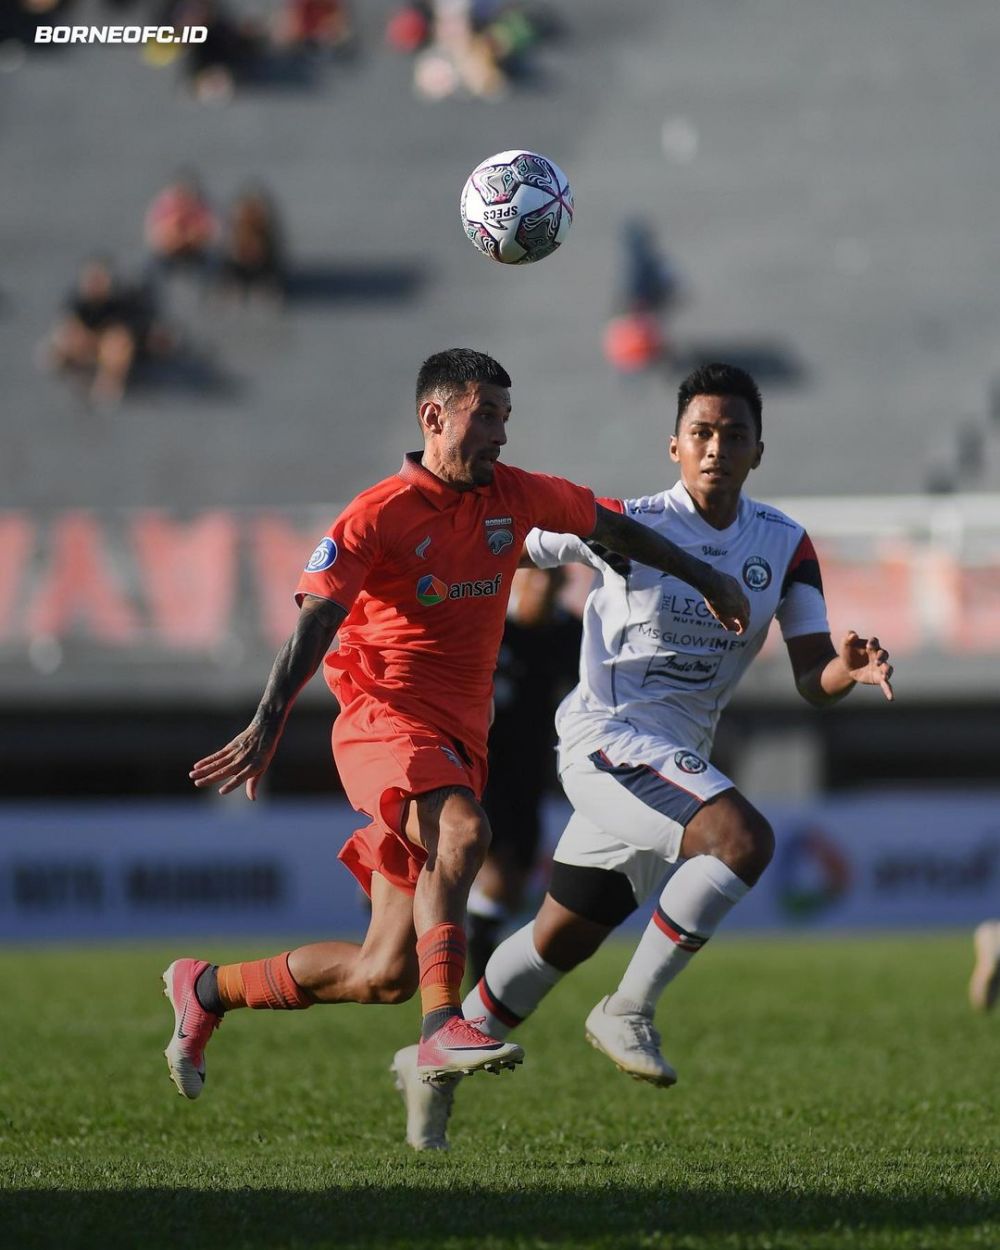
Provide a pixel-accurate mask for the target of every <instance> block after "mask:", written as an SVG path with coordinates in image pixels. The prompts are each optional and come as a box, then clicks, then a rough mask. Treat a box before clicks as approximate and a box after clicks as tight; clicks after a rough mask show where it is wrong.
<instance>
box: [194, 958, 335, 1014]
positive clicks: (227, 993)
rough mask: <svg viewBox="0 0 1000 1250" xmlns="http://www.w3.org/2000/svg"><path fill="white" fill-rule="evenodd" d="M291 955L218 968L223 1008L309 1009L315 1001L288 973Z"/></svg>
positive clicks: (223, 965)
mask: <svg viewBox="0 0 1000 1250" xmlns="http://www.w3.org/2000/svg"><path fill="white" fill-rule="evenodd" d="M290 954H291V951H285V952H284V953H283V954H281V955H272V956H271V958H270V959H255V960H253V961H251V962H250V963H245V964H222V965H220V967H219V971H218V973H217V974H216V975H217V976H218V980H219V997H220V998H221V999H222V1005H223V1006H224V1007H225V1009H226V1010H227V1011H231V1010H232V1009H233V1008H234V1007H257V1008H261V1007H270V1008H271V1009H272V1010H273V1011H296V1010H300V1009H301V1008H303V1007H311V1006H312V1005H313V1003H314V1002H315V999H314V998H313V996H312V995H311V994H310V993H309V992H308V991H307V990H304V989H303V988H302V987H301V986H300V985H298V984H297V983H296V981H295V978H294V977H293V976H292V974H291V973H290V972H289V970H288V956H289V955H290Z"/></svg>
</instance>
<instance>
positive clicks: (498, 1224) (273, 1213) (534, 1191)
mask: <svg viewBox="0 0 1000 1250" xmlns="http://www.w3.org/2000/svg"><path fill="white" fill-rule="evenodd" d="M188 945H190V944H188V943H183V944H182V946H183V947H185V948H186V947H187V946H188ZM198 949H201V948H200V947H199V945H198V944H195V945H194V947H193V951H186V950H184V949H177V948H176V947H175V948H174V949H159V948H154V947H145V948H141V949H139V950H134V951H124V950H121V949H114V950H110V951H93V950H80V949H77V950H52V951H46V952H43V953H39V952H36V951H28V950H25V951H13V950H7V951H4V952H0V976H2V979H3V984H4V988H5V993H4V1006H3V1010H2V1013H0V1245H3V1246H4V1247H8V1246H9V1247H12V1248H14V1247H16V1248H17V1250H20V1248H21V1247H25V1248H32V1250H33V1248H35V1247H59V1250H68V1248H69V1247H77V1246H95V1247H102V1248H104V1250H110V1248H113V1247H150V1248H153V1250H159V1248H160V1247H169V1248H170V1250H187V1248H188V1247H200V1246H206V1247H208V1246H210V1247H213V1248H214V1250H228V1248H229V1247H245V1248H246V1250H263V1248H264V1247H268V1248H270V1247H302V1248H308V1250H320V1248H321V1247H323V1248H325V1247H330V1248H331V1250H333V1248H335V1247H336V1248H337V1250H347V1248H350V1247H362V1246H364V1247H379V1246H385V1247H389V1248H392V1250H402V1248H405V1247H414V1248H415V1250H458V1248H459V1247H461V1248H462V1250H465V1248H467V1247H468V1248H469V1250H472V1248H473V1247H474V1248H475V1250H510V1248H511V1247H532V1248H536V1247H537V1248H538V1250H541V1248H542V1247H574V1248H575V1247H580V1248H581V1250H590V1248H594V1250H596V1248H601V1250H605V1248H606V1250H623V1248H631V1247H636V1248H655V1250H661V1248H662V1250H706V1248H707V1247H728V1248H736V1247H740V1248H742V1247H748V1248H753V1250H785V1248H786V1247H787V1248H789V1250H791V1248H794V1250H823V1248H825V1247H830V1248H833V1247H836V1248H837V1250H844V1248H848V1250H851V1248H854V1247H864V1248H865V1250H881V1248H883V1247H884V1248H886V1250H904V1248H906V1250H913V1248H916V1247H921V1248H926V1250H947V1248H951V1247H983V1248H984V1250H986V1248H990V1250H993V1248H995V1247H998V1246H1000V1201H998V1194H1000V1162H998V1149H997V1147H998V1133H997V1124H998V1111H1000V1094H998V1089H1000V1080H998V1074H1000V1018H989V1017H988V1018H977V1017H975V1016H973V1015H972V1014H971V1013H970V1011H969V1010H968V1008H967V1006H966V1003H965V997H964V995H965V979H966V975H967V972H968V968H969V960H970V943H969V941H968V937H967V935H961V936H921V937H909V938H900V937H898V936H894V937H892V938H883V937H875V938H870V939H861V938H857V939H851V940H814V939H809V940H799V941H793V940H791V939H784V940H762V939H753V938H746V937H742V936H739V935H732V936H727V935H725V934H723V935H721V936H720V937H719V938H716V939H715V941H714V942H713V943H712V945H711V946H710V947H709V948H708V949H707V950H706V951H705V952H704V953H703V954H701V955H699V957H698V960H697V961H696V965H695V967H694V968H692V969H691V970H690V971H689V972H688V973H687V974H685V976H684V977H682V978H681V980H680V981H678V982H677V983H676V985H674V986H673V987H672V988H671V989H670V990H669V991H668V992H667V995H666V997H665V998H664V1002H663V1006H662V1008H661V1011H660V1015H659V1020H658V1023H659V1024H660V1025H661V1027H662V1028H663V1031H664V1035H665V1042H664V1050H665V1053H666V1054H667V1056H668V1057H669V1058H670V1059H671V1060H672V1062H673V1063H674V1064H675V1065H676V1066H677V1067H678V1069H679V1071H680V1084H679V1085H678V1086H677V1087H675V1088H674V1089H672V1090H666V1091H660V1090H656V1089H652V1088H650V1087H647V1086H644V1085H640V1084H638V1083H636V1082H633V1081H630V1080H629V1079H627V1078H626V1077H624V1076H622V1075H621V1074H620V1073H618V1072H617V1071H616V1070H615V1069H614V1068H613V1067H612V1066H611V1065H610V1063H609V1062H608V1061H607V1060H606V1059H605V1058H604V1057H603V1056H601V1055H599V1054H598V1053H597V1052H596V1051H594V1050H592V1049H591V1048H590V1047H589V1046H588V1045H587V1044H586V1043H585V1041H584V1039H583V1033H582V1022H583V1019H584V1017H585V1015H586V1013H587V1011H588V1010H589V1008H590V1007H591V1006H592V1005H593V1003H594V1002H595V1001H596V999H597V998H598V997H599V996H600V995H601V994H602V993H605V992H607V991H608V990H610V989H611V988H613V986H614V983H615V981H616V980H617V975H618V973H619V972H620V970H621V968H622V967H623V966H624V962H625V959H626V957H627V954H628V949H629V948H628V947H625V946H623V945H617V946H611V947H609V948H607V949H606V950H605V951H604V952H602V953H601V954H599V955H598V956H597V958H595V959H594V960H593V961H591V963H590V964H589V965H588V966H586V967H585V968H582V969H580V970H578V971H577V972H576V973H575V974H574V975H573V976H571V977H570V978H568V979H567V980H566V981H564V982H563V983H562V985H560V986H559V987H558V988H557V990H556V991H555V992H554V993H553V994H552V996H551V997H550V999H549V1001H548V1003H547V1004H546V1005H545V1007H544V1008H543V1009H542V1010H541V1012H539V1014H538V1016H537V1017H536V1018H535V1019H534V1020H532V1021H530V1022H529V1023H528V1024H527V1025H526V1026H525V1027H524V1029H523V1030H522V1035H523V1036H522V1040H523V1042H524V1045H525V1048H526V1050H527V1061H526V1063H525V1065H524V1067H523V1068H522V1069H520V1070H519V1071H518V1072H516V1073H514V1074H509V1073H506V1074H504V1075H503V1076H502V1077H493V1076H488V1075H486V1074H481V1075H477V1076H476V1077H474V1078H472V1079H470V1080H467V1081H466V1082H465V1083H464V1084H463V1086H462V1088H461V1089H460V1090H459V1093H458V1098H457V1102H456V1111H455V1115H454V1117H453V1122H452V1129H451V1139H452V1150H451V1153H450V1154H447V1155H442V1154H422V1155H418V1154H416V1153H414V1152H413V1151H411V1150H410V1149H409V1148H408V1147H407V1146H405V1145H404V1144H403V1141H402V1128H403V1121H402V1104H401V1102H400V1101H399V1098H398V1095H397V1094H396V1092H395V1090H394V1089H393V1086H392V1082H391V1079H390V1077H389V1074H388V1071H387V1068H388V1064H389V1061H390V1059H391V1056H392V1053H393V1051H394V1050H395V1049H396V1048H397V1047H398V1046H400V1045H403V1044H405V1043H406V1042H408V1041H411V1040H413V1039H414V1037H415V1026H416V1022H417V1009H416V1006H415V1005H413V1004H407V1005H406V1006H404V1007H377V1008H376V1007H364V1008H361V1007H335V1008H322V1007H317V1008H314V1009H312V1010H311V1011H308V1012H302V1013H296V1014H294V1015H279V1014H278V1013H250V1012H248V1011H245V1012H239V1013H236V1014H234V1015H233V1016H232V1017H231V1018H230V1019H228V1020H227V1021H226V1022H225V1024H224V1025H223V1027H222V1029H221V1030H220V1031H219V1032H218V1033H217V1034H216V1035H215V1038H214V1039H213V1041H212V1044H211V1047H210V1048H209V1051H208V1074H209V1082H208V1087H207V1089H206V1091H205V1094H204V1095H203V1097H202V1098H201V1099H200V1100H199V1101H198V1102H197V1103H187V1102H185V1101H184V1100H182V1099H181V1098H179V1097H178V1096H177V1095H176V1094H175V1092H174V1089H173V1086H172V1085H171V1084H170V1083H169V1081H168V1078H167V1074H166V1064H165V1061H164V1060H163V1057H162V1054H161V1052H162V1050H163V1047H164V1045H165V1044H166V1041H167V1037H168V1034H169V1029H170V1024H171V1020H172V1017H171V1014H170V1011H169V1008H168V1006H167V1005H166V1003H165V1001H164V999H163V998H162V997H161V996H160V993H159V990H160V980H159V974H160V971H161V969H162V968H163V967H164V966H165V965H166V964H167V963H168V962H169V960H170V959H171V958H172V957H173V956H174V955H175V954H184V953H194V952H195V951H197V950H198ZM203 949H204V953H206V954H208V955H210V956H211V957H212V958H215V959H219V958H230V957H234V956H239V957H241V958H247V957H249V955H250V954H251V953H265V952H262V951H261V952H250V951H248V950H247V949H246V948H244V949H241V950H238V951H237V950H232V949H228V950H227V949H221V948H220V947H218V946H216V945H214V944H206V945H204V948H203ZM274 949H278V948H277V947H275V948H274Z"/></svg>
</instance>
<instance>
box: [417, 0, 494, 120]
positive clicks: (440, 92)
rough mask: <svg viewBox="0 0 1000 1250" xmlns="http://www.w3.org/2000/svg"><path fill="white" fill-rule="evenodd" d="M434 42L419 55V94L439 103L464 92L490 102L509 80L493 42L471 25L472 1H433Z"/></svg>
mask: <svg viewBox="0 0 1000 1250" xmlns="http://www.w3.org/2000/svg"><path fill="white" fill-rule="evenodd" d="M432 30H433V42H432V43H431V44H430V46H429V47H427V48H425V49H423V50H422V51H421V52H418V53H417V59H416V62H415V64H414V67H413V83H414V86H415V88H416V90H417V92H418V94H420V95H422V96H425V97H426V98H428V99H432V100H440V99H443V98H444V97H446V96H450V95H454V94H455V92H456V91H458V90H460V89H464V90H465V91H467V92H468V93H469V94H470V95H473V96H478V97H480V98H483V99H491V98H495V97H497V96H499V95H501V94H502V93H503V91H504V89H505V88H506V85H507V80H506V78H505V76H504V73H503V70H502V69H501V68H500V65H499V63H498V62H497V59H496V56H495V55H494V52H493V47H492V45H491V43H490V41H489V40H488V39H487V38H486V37H485V36H484V35H482V34H480V33H479V32H478V31H477V30H476V29H475V27H474V26H473V22H472V13H471V6H470V4H469V0H434V6H433V27H432Z"/></svg>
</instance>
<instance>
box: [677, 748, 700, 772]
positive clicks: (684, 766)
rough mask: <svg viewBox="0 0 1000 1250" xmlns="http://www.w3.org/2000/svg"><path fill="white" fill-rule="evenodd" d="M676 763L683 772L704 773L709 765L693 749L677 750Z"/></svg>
mask: <svg viewBox="0 0 1000 1250" xmlns="http://www.w3.org/2000/svg"><path fill="white" fill-rule="evenodd" d="M674 763H675V764H676V765H677V767H678V768H679V769H680V770H681V772H682V773H703V772H704V771H705V769H706V768H707V767H708V765H707V764H706V763H705V761H704V760H703V759H702V758H701V756H700V755H695V753H694V752H693V751H675V752H674Z"/></svg>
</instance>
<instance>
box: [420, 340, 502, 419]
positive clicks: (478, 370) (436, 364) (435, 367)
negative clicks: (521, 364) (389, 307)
mask: <svg viewBox="0 0 1000 1250" xmlns="http://www.w3.org/2000/svg"><path fill="white" fill-rule="evenodd" d="M475 382H485V383H488V384H489V385H491V386H505V387H509V386H510V374H509V373H508V372H507V370H506V369H505V368H504V367H503V365H501V364H498V363H497V362H496V361H495V360H494V359H493V357H492V356H487V355H486V354H485V353H484V352H476V351H473V350H472V348H471V347H449V348H448V350H447V351H443V352H435V353H434V355H433V356H428V357H427V359H426V360H425V361H424V363H423V364H422V365H421V366H420V372H419V373H418V374H417V407H419V406H420V405H421V404H422V403H423V402H424V400H425V399H426V398H427V397H428V396H429V395H433V394H434V392H435V391H438V392H441V393H443V396H444V398H445V400H448V399H450V398H451V397H452V395H454V394H455V392H456V391H459V390H463V391H464V390H465V388H466V387H467V386H469V384H470V383H475Z"/></svg>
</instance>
